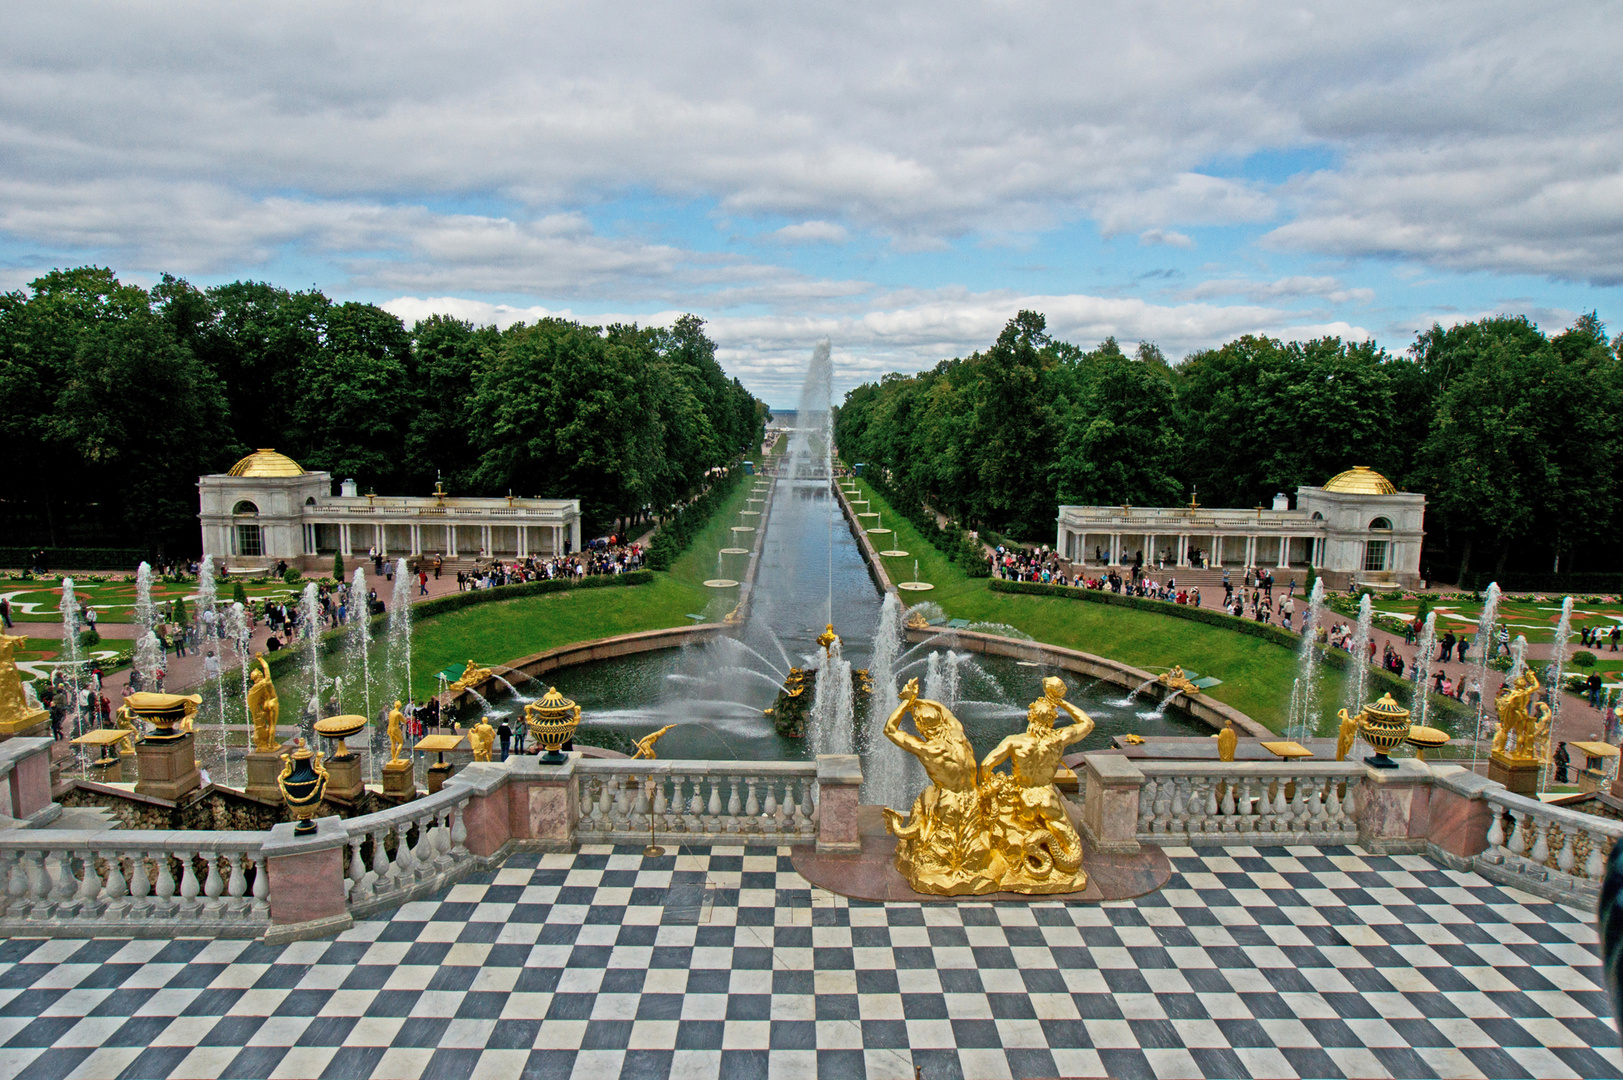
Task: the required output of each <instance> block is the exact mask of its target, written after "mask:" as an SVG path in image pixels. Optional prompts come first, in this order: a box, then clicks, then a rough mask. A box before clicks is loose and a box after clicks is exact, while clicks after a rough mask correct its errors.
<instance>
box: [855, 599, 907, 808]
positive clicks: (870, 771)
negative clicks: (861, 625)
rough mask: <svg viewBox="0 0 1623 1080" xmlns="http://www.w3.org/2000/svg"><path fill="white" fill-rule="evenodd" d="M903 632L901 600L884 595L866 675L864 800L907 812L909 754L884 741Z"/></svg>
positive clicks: (898, 699) (893, 702)
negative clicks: (869, 680) (869, 685)
mask: <svg viewBox="0 0 1623 1080" xmlns="http://www.w3.org/2000/svg"><path fill="white" fill-rule="evenodd" d="M904 640H905V639H904V638H903V631H902V601H901V598H900V597H898V596H897V595H896V594H895V593H886V594H885V602H884V603H883V604H882V605H881V606H880V608H879V626H878V628H877V629H875V631H874V640H873V658H872V659H871V660H870V661H869V665H868V668H869V674H870V675H871V676H872V678H873V697H872V698H871V699H870V700H869V702H868V731H867V738H866V742H867V752H868V754H867V761H865V762H864V763H863V768H862V783H863V800H864V801H865V802H867V803H869V804H872V805H876V806H888V807H890V808H891V809H893V810H905V809H907V801H906V800H907V789H906V788H905V787H904V786H903V784H904V781H905V765H906V761H905V760H904V759H906V758H911V757H912V755H911V754H906V753H903V752H902V750H901V748H900V747H898V746H896V745H894V744H893V743H892V742H891V741H890V740H889V739H887V738H885V732H884V728H885V721H886V720H888V719H890V714H891V713H893V712H895V711H896V706H897V705H899V704H901V696H900V695H899V694H898V693H897V689H896V658H897V657H898V656H899V655H901V651H902V645H903V642H904Z"/></svg>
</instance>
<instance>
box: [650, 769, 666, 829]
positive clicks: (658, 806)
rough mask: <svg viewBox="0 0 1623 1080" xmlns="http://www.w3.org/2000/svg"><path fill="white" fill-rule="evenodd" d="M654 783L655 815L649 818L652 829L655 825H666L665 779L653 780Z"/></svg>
mask: <svg viewBox="0 0 1623 1080" xmlns="http://www.w3.org/2000/svg"><path fill="white" fill-rule="evenodd" d="M652 784H653V787H654V805H653V810H652V814H653V816H652V817H651V818H650V819H649V820H650V822H651V824H650V826H649V828H650V829H652V828H654V827H655V826H659V827H663V826H664V825H665V781H663V780H658V779H656V780H653V781H652Z"/></svg>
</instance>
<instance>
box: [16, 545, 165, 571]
mask: <svg viewBox="0 0 1623 1080" xmlns="http://www.w3.org/2000/svg"><path fill="white" fill-rule="evenodd" d="M39 550H41V549H39V548H21V547H0V566H30V565H32V562H31V560H32V559H33V556H34V552H36V551H39ZM44 551H45V565H46V566H49V567H63V568H65V569H68V570H125V569H128V568H129V567H132V566H135V565H136V564H137V563H139V562H140V561H141V560H142V559H145V558H146V557H147V552H146V549H145V548H45V549H44Z"/></svg>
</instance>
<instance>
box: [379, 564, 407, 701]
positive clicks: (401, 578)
mask: <svg viewBox="0 0 1623 1080" xmlns="http://www.w3.org/2000/svg"><path fill="white" fill-rule="evenodd" d="M387 656H388V661H387V662H388V667H389V671H388V674H387V675H386V676H385V678H386V679H387V680H388V684H389V686H390V687H391V689H390V692H389V696H390V700H391V701H392V700H393V699H394V698H399V699H400V700H401V701H409V700H411V572H410V570H408V569H407V567H406V560H405V559H400V560H399V561H397V562H396V563H395V570H394V594H393V595H392V596H390V598H389V648H388V653H387Z"/></svg>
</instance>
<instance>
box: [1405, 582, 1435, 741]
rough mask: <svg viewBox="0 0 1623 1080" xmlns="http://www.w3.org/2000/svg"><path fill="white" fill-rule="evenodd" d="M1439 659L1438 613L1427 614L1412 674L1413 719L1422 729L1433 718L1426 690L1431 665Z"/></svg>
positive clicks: (1417, 645) (1429, 694)
mask: <svg viewBox="0 0 1623 1080" xmlns="http://www.w3.org/2000/svg"><path fill="white" fill-rule="evenodd" d="M1436 657H1437V613H1436V612H1435V611H1428V612H1426V622H1425V624H1424V625H1423V626H1421V628H1420V640H1419V641H1418V642H1417V643H1416V644H1415V650H1414V670H1413V671H1412V672H1410V674H1411V675H1412V676H1413V677H1414V700H1413V702H1412V703H1411V704H1412V707H1413V710H1414V711H1413V714H1412V716H1413V719H1414V722H1415V723H1416V724H1418V725H1419V726H1421V727H1425V726H1426V721H1427V720H1428V719H1430V718H1431V693H1430V691H1428V690H1427V689H1426V681H1427V679H1429V678H1430V676H1431V665H1432V664H1433V663H1434V662H1435V660H1436Z"/></svg>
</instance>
